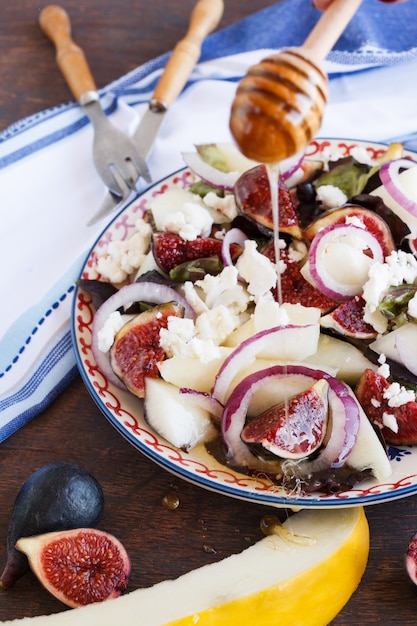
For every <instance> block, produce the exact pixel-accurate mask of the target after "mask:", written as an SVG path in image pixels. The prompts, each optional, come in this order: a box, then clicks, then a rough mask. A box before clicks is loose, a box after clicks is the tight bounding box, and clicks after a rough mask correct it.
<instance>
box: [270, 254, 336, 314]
mask: <svg viewBox="0 0 417 626" xmlns="http://www.w3.org/2000/svg"><path fill="white" fill-rule="evenodd" d="M261 252H262V254H264V255H265V256H267V257H268V258H269V259H270V260H271V261H272V262H273V263H275V250H274V244H273V243H272V242H269V243H268V244H266V245H265V246H264V247H263V248H262V249H261ZM280 259H281V261H283V262H284V264H285V270H284V271H283V272H282V274H281V292H282V299H283V301H284V302H288V303H290V304H301V305H303V306H306V307H317V308H318V309H320V310H321V312H322V313H323V314H324V313H328V312H329V311H331V310H332V309H334V308H335V307H336V306H337V303H336V302H335V301H334V300H332V299H331V298H329V297H328V296H325V295H324V294H323V293H321V291H319V290H318V289H317V288H316V287H314V286H313V285H311V284H310V283H309V282H308V281H307V280H306V279H305V278H304V276H303V275H302V273H301V268H300V266H299V264H298V262H297V261H296V260H294V259H293V258H292V257H291V254H290V253H289V252H288V250H287V249H282V250H280ZM275 291H276V290H275ZM274 295H275V297H277V296H276V294H274Z"/></svg>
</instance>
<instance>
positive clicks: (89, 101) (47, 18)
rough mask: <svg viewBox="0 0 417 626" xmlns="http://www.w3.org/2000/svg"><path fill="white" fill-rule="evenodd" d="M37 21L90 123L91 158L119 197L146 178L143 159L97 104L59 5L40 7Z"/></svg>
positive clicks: (88, 74)
mask: <svg viewBox="0 0 417 626" xmlns="http://www.w3.org/2000/svg"><path fill="white" fill-rule="evenodd" d="M39 24H40V27H41V28H42V30H43V32H44V33H45V35H47V37H49V39H50V40H51V41H52V42H53V43H54V44H55V47H56V60H57V63H58V66H59V68H60V70H61V72H62V73H63V75H64V77H65V80H66V81H67V83H68V86H69V87H70V89H71V92H72V94H73V96H74V97H75V98H76V100H77V101H78V102H79V104H80V105H81V106H82V108H83V110H84V111H85V113H86V114H87V116H88V118H89V119H90V121H91V123H92V125H93V128H94V142H93V159H94V164H95V166H96V169H97V172H98V174H99V175H100V177H101V179H102V180H103V182H104V183H105V185H106V186H107V187H108V189H109V190H110V191H111V192H112V193H114V194H115V195H116V196H117V197H120V198H121V197H123V196H125V195H126V193H127V192H128V191H129V190H130V189H135V183H136V181H137V179H138V177H139V176H141V177H143V178H144V179H145V180H146V181H148V182H150V175H149V172H148V167H147V165H146V161H145V159H143V158H142V157H141V155H140V153H139V151H138V149H137V148H136V146H135V143H134V141H133V140H132V138H131V137H129V136H128V135H127V134H125V133H123V132H122V131H121V130H120V129H118V128H117V127H116V126H114V125H113V124H112V123H111V122H110V121H109V119H108V118H107V116H106V114H105V113H104V111H103V109H102V107H101V104H100V100H99V95H98V93H97V88H96V85H95V82H94V79H93V77H92V74H91V71H90V68H89V66H88V63H87V60H86V57H85V55H84V52H83V50H82V49H81V48H80V47H79V46H77V45H76V44H75V43H74V41H73V39H72V37H71V23H70V19H69V16H68V14H67V12H66V11H65V10H64V9H63V8H62V7H60V6H57V5H49V6H47V7H45V8H44V9H43V10H42V11H41V13H40V15H39Z"/></svg>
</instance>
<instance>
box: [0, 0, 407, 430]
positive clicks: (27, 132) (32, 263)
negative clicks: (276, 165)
mask: <svg viewBox="0 0 417 626" xmlns="http://www.w3.org/2000/svg"><path fill="white" fill-rule="evenodd" d="M416 4H417V2H416V0H408V1H407V2H405V3H401V4H398V5H384V4H382V3H380V2H378V0H364V3H363V4H362V6H361V8H360V9H359V11H358V13H357V14H356V15H355V17H354V18H353V20H352V22H351V23H350V25H349V26H348V28H347V29H346V31H345V33H344V34H343V36H342V37H341V38H340V40H339V41H338V43H337V45H336V46H335V49H334V50H333V51H332V52H331V53H330V54H329V56H328V60H327V61H326V69H327V71H328V73H329V77H330V100H329V105H328V107H327V109H326V112H325V116H324V121H323V126H322V129H321V131H320V135H321V136H323V137H348V138H354V139H368V140H373V141H390V140H393V139H401V140H403V141H404V142H405V144H406V146H407V147H409V148H413V146H414V147H416V148H417V135H416V132H417V114H416V104H415V103H416V102H417V81H416V80H415V76H416V75H417V48H416V45H417V20H416V19H415V17H417V6H416ZM319 16H320V13H319V12H318V11H317V10H315V9H314V8H313V7H312V6H311V2H310V0H283V1H282V2H280V3H278V4H276V5H274V6H271V7H270V8H268V9H265V10H263V11H259V12H258V13H255V14H254V15H251V16H250V17H248V18H246V19H244V20H242V21H241V22H239V23H237V24H235V25H233V26H230V27H228V28H226V29H224V30H222V31H219V32H216V33H214V34H213V35H211V36H210V37H209V38H208V39H207V41H206V42H205V44H204V46H203V52H202V57H201V61H200V63H199V64H198V66H197V67H196V69H195V71H194V72H193V74H192V76H191V78H190V81H189V83H188V85H187V88H186V89H185V90H184V92H183V94H182V95H181V97H180V98H179V99H178V100H177V102H176V103H175V104H174V105H173V106H172V108H171V109H170V112H169V115H168V116H167V118H166V120H165V123H164V125H163V127H162V129H161V131H160V134H159V136H158V139H157V141H156V143H155V146H154V150H153V152H152V155H151V158H150V161H149V165H150V169H151V173H152V176H153V179H154V180H158V179H159V178H162V177H164V176H166V175H168V174H169V173H171V172H172V171H175V170H176V169H178V168H179V167H181V166H182V165H183V163H182V160H181V156H180V153H181V151H186V150H190V149H192V147H193V145H194V144H196V143H204V142H212V141H227V140H229V139H230V135H229V130H228V118H229V110H230V104H231V102H232V100H233V96H234V91H235V88H236V82H237V81H238V80H239V79H240V78H241V77H242V76H243V75H244V74H245V73H246V71H247V69H248V67H250V66H251V65H252V64H253V63H255V62H256V61H258V60H259V59H261V58H262V57H263V56H265V54H266V53H268V52H270V51H276V50H278V49H280V48H282V47H286V46H297V45H301V44H302V42H303V41H304V39H305V38H306V36H307V34H308V33H309V31H310V30H311V28H312V26H313V24H314V23H315V22H316V21H317V19H318V18H319ZM166 60H167V55H163V56H161V57H159V58H157V59H155V60H153V61H151V62H149V63H147V64H145V65H143V66H141V67H138V68H137V69H136V70H134V71H132V72H130V73H129V74H127V75H125V76H123V77H121V78H120V79H119V80H117V81H115V82H114V83H112V84H110V85H108V86H107V87H105V88H104V89H102V90H101V91H100V97H101V102H102V105H103V107H104V108H105V110H106V112H107V113H108V115H109V116H110V117H111V119H112V121H113V122H114V123H115V124H117V125H118V126H120V127H121V128H122V129H124V130H127V131H129V132H132V130H133V129H134V128H135V126H136V125H137V123H138V120H139V119H140V116H141V115H142V114H143V112H144V110H145V109H146V106H147V101H148V99H149V97H150V95H151V93H152V90H153V88H154V87H155V84H156V81H157V79H158V77H159V76H160V73H161V69H162V68H163V66H164V65H165V63H166ZM91 147H92V129H91V126H90V124H89V122H88V120H87V118H86V117H85V115H84V114H83V111H82V110H81V109H80V107H79V106H78V105H77V104H76V103H73V102H70V103H67V104H63V105H62V106H59V107H55V108H53V109H49V110H47V111H43V112H41V113H39V114H37V115H34V116H32V117H29V118H26V119H23V120H20V121H18V122H16V123H15V124H13V125H12V126H10V127H9V128H7V129H6V130H4V131H3V132H2V133H1V134H0V211H1V216H2V220H1V221H2V226H1V229H0V238H1V245H0V266H1V268H2V270H1V274H0V289H1V293H2V294H3V295H2V314H1V316H0V342H1V343H0V346H1V349H0V441H2V440H4V439H6V438H7V437H9V436H10V435H11V434H12V433H13V432H15V431H16V430H17V429H18V428H20V427H21V426H23V425H24V424H25V423H27V422H28V421H29V420H30V419H32V418H33V417H35V416H36V415H38V414H40V413H41V412H42V410H43V409H45V408H46V407H47V406H48V405H49V404H50V403H51V402H52V401H53V400H54V398H56V396H57V395H58V394H59V393H61V392H62V391H63V390H64V389H65V387H66V386H67V385H68V384H69V382H70V381H71V380H72V379H73V378H74V376H75V375H76V365H75V358H74V353H73V349H72V345H71V333H70V317H71V303H72V297H73V292H74V289H75V286H74V285H75V281H76V279H77V277H78V275H79V272H80V268H81V267H82V263H83V260H84V258H85V257H86V255H87V253H88V251H89V249H90V248H91V246H92V245H93V244H94V242H95V241H96V239H97V238H98V236H99V235H100V233H101V231H102V230H103V229H104V228H105V227H106V224H107V223H109V222H110V220H111V219H112V216H109V217H108V218H107V220H106V219H104V220H103V221H102V222H101V223H98V224H96V225H95V226H92V227H88V226H87V221H88V219H89V218H90V217H91V216H92V215H93V214H94V213H95V212H96V210H97V209H98V207H99V206H100V204H101V202H102V200H103V199H104V196H105V189H104V188H103V185H102V183H101V181H100V179H99V178H98V176H97V174H96V172H95V169H94V165H93V162H92V150H91Z"/></svg>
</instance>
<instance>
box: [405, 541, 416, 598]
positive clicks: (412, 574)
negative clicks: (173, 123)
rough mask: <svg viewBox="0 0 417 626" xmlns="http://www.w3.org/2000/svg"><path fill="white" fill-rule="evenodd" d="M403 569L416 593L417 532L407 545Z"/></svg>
mask: <svg viewBox="0 0 417 626" xmlns="http://www.w3.org/2000/svg"><path fill="white" fill-rule="evenodd" d="M405 569H406V571H407V574H408V577H409V579H410V581H411V582H412V584H413V587H414V591H415V592H416V593H417V534H415V535H414V536H413V537H412V538H411V541H410V543H409V544H408V547H407V552H406V554H405Z"/></svg>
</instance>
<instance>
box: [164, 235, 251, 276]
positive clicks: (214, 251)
mask: <svg viewBox="0 0 417 626" xmlns="http://www.w3.org/2000/svg"><path fill="white" fill-rule="evenodd" d="M230 251H231V255H232V258H234V257H235V256H236V255H237V254H238V253H239V252H241V248H240V247H239V246H237V245H235V244H232V246H231V250H230ZM152 253H153V256H154V259H155V262H156V264H157V265H158V267H160V269H161V270H162V271H163V272H165V273H166V274H169V273H170V271H171V270H173V269H174V268H175V267H177V266H178V265H182V264H184V263H188V262H190V261H196V260H197V259H206V258H209V257H217V259H218V260H219V261H221V255H222V242H221V240H220V239H214V237H213V238H212V237H197V238H196V239H193V240H192V241H188V240H186V239H183V238H182V237H180V235H177V234H176V233H169V232H168V233H154V234H153V236H152Z"/></svg>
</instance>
